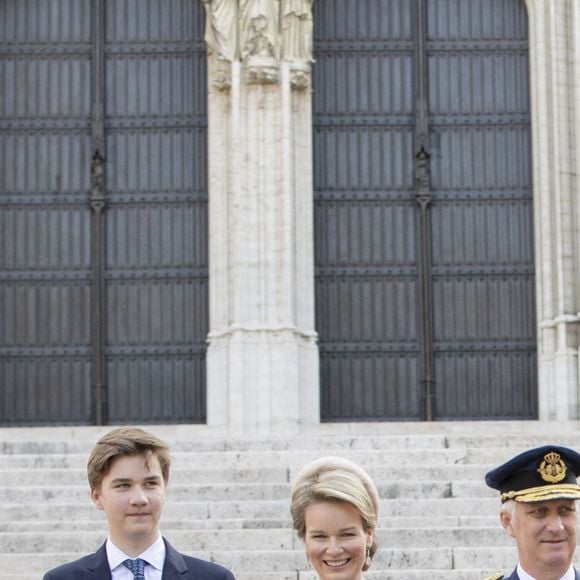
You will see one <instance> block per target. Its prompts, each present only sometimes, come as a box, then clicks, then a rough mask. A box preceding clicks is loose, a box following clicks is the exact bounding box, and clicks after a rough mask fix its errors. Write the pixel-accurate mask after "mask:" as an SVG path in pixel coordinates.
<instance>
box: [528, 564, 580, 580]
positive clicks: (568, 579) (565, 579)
mask: <svg viewBox="0 0 580 580" xmlns="http://www.w3.org/2000/svg"><path fill="white" fill-rule="evenodd" d="M518 576H519V577H520V580H536V578H534V577H533V576H530V575H529V574H528V573H527V572H525V571H524V569H523V568H522V566H521V564H520V563H519V562H518ZM574 578H576V575H575V574H574V567H573V566H570V568H568V571H567V572H566V574H564V576H562V578H560V580H574Z"/></svg>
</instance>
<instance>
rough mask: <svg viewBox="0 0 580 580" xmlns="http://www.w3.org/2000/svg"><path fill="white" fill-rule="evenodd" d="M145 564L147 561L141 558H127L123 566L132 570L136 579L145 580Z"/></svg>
mask: <svg viewBox="0 0 580 580" xmlns="http://www.w3.org/2000/svg"><path fill="white" fill-rule="evenodd" d="M145 564H147V562H145V560H141V558H137V559H136V560H125V561H124V562H123V566H125V568H129V570H131V572H132V573H133V577H134V578H135V580H145Z"/></svg>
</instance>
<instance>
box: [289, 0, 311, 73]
mask: <svg viewBox="0 0 580 580" xmlns="http://www.w3.org/2000/svg"><path fill="white" fill-rule="evenodd" d="M312 2H313V0H282V58H283V59H284V60H287V61H291V62H296V61H297V62H313V60H314V59H313V56H312V55H313V40H312V36H313V32H312V31H313V22H312Z"/></svg>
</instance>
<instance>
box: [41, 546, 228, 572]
mask: <svg viewBox="0 0 580 580" xmlns="http://www.w3.org/2000/svg"><path fill="white" fill-rule="evenodd" d="M163 541H164V542H165V549H166V554H165V564H164V565H163V580H235V578H234V575H233V574H232V573H231V572H230V571H229V570H226V568H224V567H222V566H219V565H218V564H213V563H212V562H206V561H205V560H199V559H197V558H192V557H191V556H185V555H183V554H180V553H179V552H178V551H177V550H176V549H175V548H173V546H171V544H170V543H169V542H168V541H167V540H166V539H165V538H164V539H163ZM105 546H106V544H103V545H102V546H101V547H100V548H99V549H98V550H97V551H96V552H95V553H94V554H90V555H89V556H84V557H83V558H81V559H80V560H76V561H74V562H69V563H68V564H63V565H62V566H59V567H58V568H55V569H54V570H51V571H50V572H47V573H46V574H45V575H44V580H111V570H110V569H109V561H108V560H107V550H106V548H105Z"/></svg>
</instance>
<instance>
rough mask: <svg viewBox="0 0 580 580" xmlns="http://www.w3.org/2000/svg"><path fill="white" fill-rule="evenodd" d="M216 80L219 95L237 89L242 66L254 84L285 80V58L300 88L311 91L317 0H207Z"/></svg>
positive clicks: (212, 73)
mask: <svg viewBox="0 0 580 580" xmlns="http://www.w3.org/2000/svg"><path fill="white" fill-rule="evenodd" d="M202 1H203V3H204V7H205V10H206V31H205V40H206V42H207V46H208V52H209V54H210V57H211V58H210V78H211V82H212V84H213V86H215V87H216V88H218V90H227V89H229V88H230V87H231V65H230V63H232V62H234V61H237V60H239V61H241V62H242V63H243V64H244V68H245V80H246V82H247V83H250V84H272V83H277V82H278V81H279V79H280V70H279V69H280V59H282V60H284V61H286V62H289V63H290V65H291V67H290V71H291V72H290V82H291V86H292V88H294V89H298V90H302V89H305V88H307V87H308V86H310V77H311V66H310V63H312V62H313V48H312V46H313V41H312V29H313V26H312V3H313V0H202Z"/></svg>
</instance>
